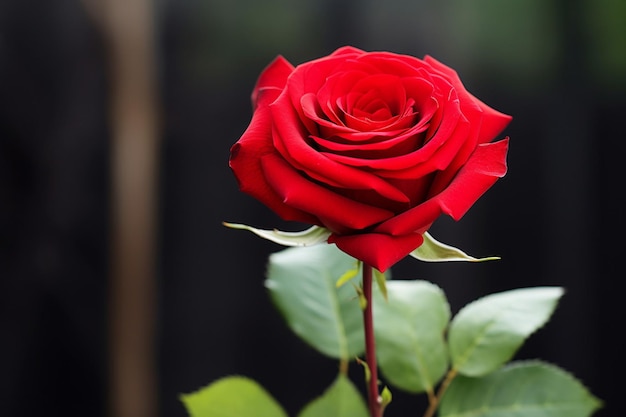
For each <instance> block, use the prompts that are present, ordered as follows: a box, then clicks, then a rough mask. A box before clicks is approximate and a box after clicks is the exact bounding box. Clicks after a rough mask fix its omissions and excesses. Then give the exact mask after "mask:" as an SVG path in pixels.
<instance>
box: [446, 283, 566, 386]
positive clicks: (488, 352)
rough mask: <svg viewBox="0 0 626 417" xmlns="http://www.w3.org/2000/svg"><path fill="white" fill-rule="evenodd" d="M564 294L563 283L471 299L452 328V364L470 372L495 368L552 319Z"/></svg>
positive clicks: (449, 341)
mask: <svg viewBox="0 0 626 417" xmlns="http://www.w3.org/2000/svg"><path fill="white" fill-rule="evenodd" d="M562 295H563V289H562V288H560V287H533V288H522V289H516V290H510V291H504V292H500V293H496V294H490V295H488V296H485V297H482V298H479V299H478V300H476V301H473V302H471V303H469V304H468V305H466V306H465V307H463V308H462V309H461V310H460V311H459V312H458V313H457V315H456V316H455V317H454V318H453V319H452V322H451V323H450V328H449V330H448V345H449V348H450V357H451V358H452V367H453V368H454V369H455V370H457V371H458V372H459V373H460V374H463V375H467V376H481V375H485V374H488V373H489V372H492V371H495V370H496V369H497V368H499V367H500V366H501V365H503V364H504V363H505V362H507V361H508V360H510V359H511V358H512V357H513V355H514V354H515V352H516V351H517V350H518V349H519V347H520V346H521V345H522V344H523V343H524V341H525V340H526V338H528V337H529V336H530V335H531V334H532V333H534V332H535V331H536V330H537V329H539V328H540V327H542V326H543V325H544V324H545V323H546V322H547V321H548V320H549V318H550V316H551V315H552V313H553V312H554V310H555V308H556V306H557V303H558V301H559V299H560V298H561V296H562Z"/></svg>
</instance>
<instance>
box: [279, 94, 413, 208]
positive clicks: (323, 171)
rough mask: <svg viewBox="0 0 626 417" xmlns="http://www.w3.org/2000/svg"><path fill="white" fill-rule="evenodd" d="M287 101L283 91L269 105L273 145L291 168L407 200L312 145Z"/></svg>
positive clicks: (382, 182) (379, 180) (325, 180)
mask: <svg viewBox="0 0 626 417" xmlns="http://www.w3.org/2000/svg"><path fill="white" fill-rule="evenodd" d="M288 100H289V97H288V96H287V95H286V94H284V93H283V94H281V96H280V97H279V98H278V99H276V101H274V102H273V103H272V104H271V105H270V109H271V111H272V117H273V118H274V120H280V121H281V123H275V124H274V129H275V132H274V135H273V136H274V146H275V147H276V149H277V150H278V152H279V153H280V154H281V155H282V156H283V158H284V159H285V160H287V161H288V162H289V163H290V164H291V165H292V166H293V167H294V168H296V169H299V170H301V171H304V172H305V173H306V174H307V175H309V176H310V177H311V178H313V179H315V180H318V181H320V182H323V183H325V184H328V185H329V186H332V187H339V188H350V189H373V190H375V191H376V192H377V193H379V194H380V195H381V196H383V197H385V198H388V199H391V200H394V201H398V202H408V199H407V198H406V196H405V195H404V194H403V193H402V192H400V191H399V190H397V189H396V188H395V187H393V186H392V185H390V184H388V183H387V182H386V181H385V180H383V179H382V178H379V177H377V176H376V175H373V174H371V173H369V172H366V171H363V170H359V169H356V168H352V167H349V166H345V165H342V164H339V163H337V162H334V161H332V160H330V159H329V158H327V157H326V156H324V154H322V153H320V152H318V151H317V150H316V149H314V148H312V147H311V145H310V144H309V143H308V142H307V138H306V133H305V132H304V129H303V128H302V125H301V124H300V123H299V121H298V118H297V114H296V113H295V110H294V109H293V108H292V107H291V106H290V103H289V101H288Z"/></svg>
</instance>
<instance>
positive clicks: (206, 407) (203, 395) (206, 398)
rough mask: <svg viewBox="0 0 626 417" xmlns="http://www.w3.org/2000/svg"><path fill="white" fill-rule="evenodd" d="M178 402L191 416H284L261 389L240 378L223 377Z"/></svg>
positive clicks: (253, 382) (280, 408)
mask: <svg viewBox="0 0 626 417" xmlns="http://www.w3.org/2000/svg"><path fill="white" fill-rule="evenodd" d="M181 400H182V402H183V404H184V405H185V408H186V409H187V412H188V413H189V416H190V417H287V413H285V411H284V410H283V409H282V407H281V406H280V405H279V404H278V403H277V402H276V400H274V398H272V397H271V396H270V395H269V394H268V393H267V391H265V389H264V388H263V387H261V386H260V385H259V384H258V383H256V382H255V381H253V380H251V379H249V378H245V377H241V376H231V377H226V378H222V379H220V380H218V381H215V382H214V383H212V384H211V385H209V386H207V387H205V388H202V389H200V390H198V391H196V392H192V393H191V394H183V395H181Z"/></svg>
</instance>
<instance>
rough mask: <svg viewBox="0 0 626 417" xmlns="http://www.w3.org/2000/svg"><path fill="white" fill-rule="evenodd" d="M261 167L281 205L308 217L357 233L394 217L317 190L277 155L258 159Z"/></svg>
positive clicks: (328, 192)
mask: <svg viewBox="0 0 626 417" xmlns="http://www.w3.org/2000/svg"><path fill="white" fill-rule="evenodd" d="M261 165H262V167H263V172H264V173H265V174H266V176H267V180H268V182H269V184H270V186H271V187H272V189H273V190H275V191H276V193H277V194H278V195H279V196H280V197H281V198H282V201H283V203H285V204H287V205H289V206H290V207H294V208H296V209H298V210H301V211H303V212H306V213H311V214H312V215H314V216H316V217H317V218H320V219H321V218H328V219H330V220H331V221H332V222H334V223H338V224H341V225H344V226H345V227H347V228H351V229H354V230H360V229H364V228H367V227H370V226H372V225H374V224H377V223H380V222H381V221H383V220H386V219H388V218H390V217H391V216H393V212H391V211H388V210H383V209H380V208H377V207H372V206H369V205H366V204H362V203H359V202H357V201H353V200H350V199H348V198H346V197H344V196H342V195H339V194H336V193H334V192H332V191H330V190H328V189H327V188H323V187H320V186H319V185H317V184H315V183H314V182H312V181H310V180H308V179H307V178H305V177H303V176H302V175H301V174H300V173H298V172H297V171H295V170H294V169H293V167H292V166H290V165H289V164H288V163H287V162H286V161H285V160H284V159H282V158H280V157H279V156H277V155H274V154H268V155H265V156H263V157H261ZM355 213H358V215H355ZM324 226H326V225H325V224H324Z"/></svg>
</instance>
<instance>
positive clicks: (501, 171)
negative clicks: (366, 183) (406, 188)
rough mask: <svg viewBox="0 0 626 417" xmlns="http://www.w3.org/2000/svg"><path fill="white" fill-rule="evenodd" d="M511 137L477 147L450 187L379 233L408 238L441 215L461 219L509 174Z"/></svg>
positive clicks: (393, 220) (388, 222) (379, 228)
mask: <svg viewBox="0 0 626 417" xmlns="http://www.w3.org/2000/svg"><path fill="white" fill-rule="evenodd" d="M508 144H509V141H508V138H507V139H503V140H501V141H498V142H493V143H484V144H480V145H478V147H477V148H476V150H475V151H474V153H472V156H471V157H470V158H469V159H468V161H467V163H466V164H465V165H464V166H463V168H461V170H460V171H459V172H458V174H457V175H456V177H455V178H454V180H453V181H452V182H451V183H450V185H449V186H448V187H447V188H446V189H445V190H443V191H442V192H441V193H440V194H438V195H436V196H434V197H432V198H431V199H429V200H427V201H425V202H424V203H422V204H420V205H419V206H417V207H414V208H412V209H410V210H408V211H406V212H404V213H402V214H399V215H397V216H395V217H394V218H392V219H389V220H387V221H386V222H384V223H382V224H380V225H379V226H377V227H376V229H375V231H376V232H381V233H388V234H391V235H405V234H407V233H411V232H414V231H417V230H423V228H424V227H425V226H427V225H428V224H429V223H432V222H433V221H434V220H435V219H436V218H437V217H438V216H439V215H440V214H441V213H445V214H448V215H449V216H451V217H452V218H453V219H455V220H459V219H460V218H461V217H463V215H464V214H465V213H466V212H467V210H469V209H470V207H471V206H472V205H473V204H474V203H475V202H476V200H478V199H479V198H480V196H481V195H483V194H484V193H485V191H487V190H488V189H489V188H490V187H491V186H492V185H493V184H494V183H495V182H496V181H497V179H498V178H500V177H503V176H504V175H505V174H506V170H507V168H506V154H507V150H508Z"/></svg>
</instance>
